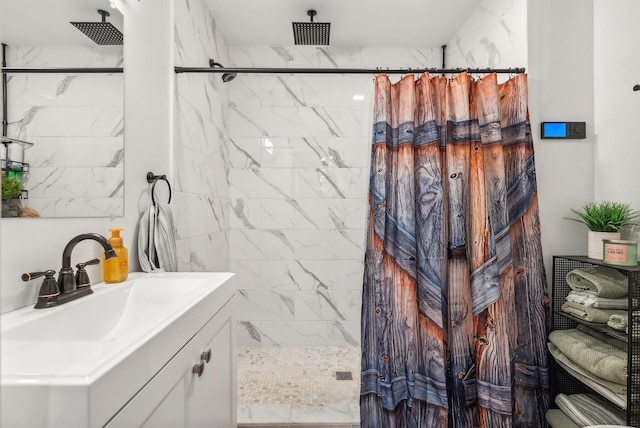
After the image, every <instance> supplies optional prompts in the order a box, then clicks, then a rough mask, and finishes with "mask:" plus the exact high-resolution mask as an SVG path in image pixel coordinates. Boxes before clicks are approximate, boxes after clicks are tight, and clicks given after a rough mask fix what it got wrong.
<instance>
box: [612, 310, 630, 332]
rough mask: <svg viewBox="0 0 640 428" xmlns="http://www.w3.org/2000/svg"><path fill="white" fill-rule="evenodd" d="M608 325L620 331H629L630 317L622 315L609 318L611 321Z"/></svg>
mask: <svg viewBox="0 0 640 428" xmlns="http://www.w3.org/2000/svg"><path fill="white" fill-rule="evenodd" d="M607 325H608V326H609V327H611V328H613V329H616V330H620V331H625V332H626V331H627V326H628V325H629V315H628V314H622V315H616V314H613V315H611V316H610V317H609V321H607Z"/></svg>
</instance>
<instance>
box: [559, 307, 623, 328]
mask: <svg viewBox="0 0 640 428" xmlns="http://www.w3.org/2000/svg"><path fill="white" fill-rule="evenodd" d="M561 309H562V311H563V312H566V313H568V314H571V315H573V316H575V317H578V318H580V319H581V320H583V321H588V322H594V323H598V324H606V323H607V322H608V321H609V317H611V315H625V314H626V313H627V312H626V311H622V310H619V309H599V308H588V307H586V306H585V305H582V304H580V303H576V302H564V303H563V304H562V307H561Z"/></svg>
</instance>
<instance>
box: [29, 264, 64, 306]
mask: <svg viewBox="0 0 640 428" xmlns="http://www.w3.org/2000/svg"><path fill="white" fill-rule="evenodd" d="M55 274H56V271H55V270H52V269H49V270H45V271H43V272H30V273H24V274H22V280H23V281H25V282H26V281H31V280H32V279H36V278H40V277H41V276H44V281H42V285H41V286H40V291H39V292H38V302H37V303H36V305H35V308H36V309H40V308H48V307H51V306H55V305H57V299H56V297H57V296H58V295H59V294H60V288H58V283H57V282H56V279H55V278H54V277H53V275H55Z"/></svg>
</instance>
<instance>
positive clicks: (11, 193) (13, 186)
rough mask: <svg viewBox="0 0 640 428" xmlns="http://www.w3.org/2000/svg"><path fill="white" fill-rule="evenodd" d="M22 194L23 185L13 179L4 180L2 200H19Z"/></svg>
mask: <svg viewBox="0 0 640 428" xmlns="http://www.w3.org/2000/svg"><path fill="white" fill-rule="evenodd" d="M20 193H22V183H21V182H19V181H18V180H16V179H15V178H13V177H6V178H3V179H2V199H10V198H17V197H18V196H20Z"/></svg>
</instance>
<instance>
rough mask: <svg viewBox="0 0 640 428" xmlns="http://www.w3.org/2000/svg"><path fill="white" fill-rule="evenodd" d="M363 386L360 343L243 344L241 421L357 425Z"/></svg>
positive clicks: (244, 423)
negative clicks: (348, 376)
mask: <svg viewBox="0 0 640 428" xmlns="http://www.w3.org/2000/svg"><path fill="white" fill-rule="evenodd" d="M337 371H341V372H344V371H350V372H351V373H352V374H353V379H352V380H337V379H336V372H337ZM359 390H360V348H359V347H356V346H300V347H297V346H295V347H294V346H282V347H280V346H239V347H238V425H239V426H242V427H250V426H261V427H267V426H269V427H288V426H297V427H301V426H305V427H311V426H323V427H327V426H335V427H352V426H356V427H357V426H359V425H358V424H359V419H360V410H359V404H358V402H359V392H360V391H359Z"/></svg>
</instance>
